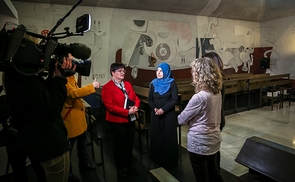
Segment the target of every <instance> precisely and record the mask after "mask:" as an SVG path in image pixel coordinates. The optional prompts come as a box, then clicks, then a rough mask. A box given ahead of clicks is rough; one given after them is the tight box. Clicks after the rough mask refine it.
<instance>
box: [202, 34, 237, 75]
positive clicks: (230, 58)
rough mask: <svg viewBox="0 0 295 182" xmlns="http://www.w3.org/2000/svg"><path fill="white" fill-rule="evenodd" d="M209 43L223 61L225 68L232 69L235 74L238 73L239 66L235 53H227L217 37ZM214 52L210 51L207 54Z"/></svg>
mask: <svg viewBox="0 0 295 182" xmlns="http://www.w3.org/2000/svg"><path fill="white" fill-rule="evenodd" d="M209 43H210V44H211V45H213V47H214V52H216V53H217V54H218V55H219V56H220V58H221V59H222V61H223V63H224V66H228V67H232V68H233V69H234V70H235V72H236V73H237V72H238V70H239V69H238V65H237V61H236V59H235V57H234V55H233V53H231V52H229V51H227V49H226V47H224V46H221V43H220V40H219V39H218V38H217V37H216V35H215V36H213V38H212V39H210V40H209ZM211 51H212V50H209V51H207V52H211Z"/></svg>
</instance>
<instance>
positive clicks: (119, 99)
mask: <svg viewBox="0 0 295 182" xmlns="http://www.w3.org/2000/svg"><path fill="white" fill-rule="evenodd" d="M124 87H125V89H126V91H127V93H128V97H129V99H130V100H132V101H134V102H135V106H137V108H139V106H140V100H139V98H138V97H137V96H136V94H135V92H134V90H133V88H132V85H131V84H130V83H129V82H128V81H124ZM101 97H102V101H103V104H104V105H105V107H106V120H107V121H110V122H115V123H128V122H129V109H128V108H127V109H124V102H125V95H124V93H123V91H122V90H121V89H120V88H119V87H117V86H116V84H115V83H114V82H113V80H110V81H109V82H107V83H106V84H105V85H104V86H103V87H102V91H101Z"/></svg>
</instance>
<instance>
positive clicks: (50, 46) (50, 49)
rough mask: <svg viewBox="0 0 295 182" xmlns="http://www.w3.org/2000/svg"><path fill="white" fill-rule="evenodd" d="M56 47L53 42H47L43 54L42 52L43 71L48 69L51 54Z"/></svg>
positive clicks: (55, 43)
mask: <svg viewBox="0 0 295 182" xmlns="http://www.w3.org/2000/svg"><path fill="white" fill-rule="evenodd" d="M56 46H57V42H56V41H54V40H49V42H48V44H47V46H46V49H45V52H44V69H47V68H48V67H49V63H50V60H51V55H52V54H53V51H54V49H55V48H56Z"/></svg>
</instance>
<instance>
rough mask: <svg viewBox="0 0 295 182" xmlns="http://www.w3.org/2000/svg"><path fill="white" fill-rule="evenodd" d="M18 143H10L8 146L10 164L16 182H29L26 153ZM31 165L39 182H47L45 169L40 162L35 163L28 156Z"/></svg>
mask: <svg viewBox="0 0 295 182" xmlns="http://www.w3.org/2000/svg"><path fill="white" fill-rule="evenodd" d="M18 146H19V145H18V144H17V143H8V144H7V146H6V152H7V156H8V161H9V164H10V165H11V167H12V171H13V177H14V181H15V182H29V181H30V180H29V178H28V175H27V169H26V159H27V155H26V151H25V150H24V149H23V148H21V147H18ZM28 157H29V159H30V161H31V165H32V167H33V169H34V171H35V173H36V178H37V181H38V182H46V176H45V172H44V169H43V167H42V166H41V164H40V162H38V161H35V160H34V159H33V158H32V157H30V156H28Z"/></svg>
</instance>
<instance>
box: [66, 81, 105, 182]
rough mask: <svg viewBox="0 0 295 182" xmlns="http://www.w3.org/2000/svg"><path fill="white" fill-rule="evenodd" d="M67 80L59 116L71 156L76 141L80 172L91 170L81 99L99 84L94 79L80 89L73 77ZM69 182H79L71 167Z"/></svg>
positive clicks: (93, 167)
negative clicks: (66, 134) (63, 102)
mask: <svg viewBox="0 0 295 182" xmlns="http://www.w3.org/2000/svg"><path fill="white" fill-rule="evenodd" d="M67 80H68V82H67V84H66V87H67V98H66V101H65V104H64V107H63V110H62V113H61V114H62V117H63V120H64V123H65V125H66V128H67V130H68V137H69V140H70V143H71V149H70V154H72V148H73V146H74V145H75V142H76V141H77V153H78V158H79V168H80V169H82V170H93V169H95V165H91V164H90V163H89V161H88V153H87V149H86V139H87V134H86V130H87V122H86V116H85V107H84V104H83V100H82V98H83V97H85V96H87V95H90V94H92V93H94V92H95V88H99V87H100V83H99V82H97V81H96V79H95V80H94V81H93V83H92V84H88V85H85V86H83V87H81V88H80V87H79V86H78V84H77V81H76V78H75V76H74V75H73V76H70V77H67ZM69 181H79V178H78V177H76V176H75V175H73V173H72V165H71V168H70V177H69Z"/></svg>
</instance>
